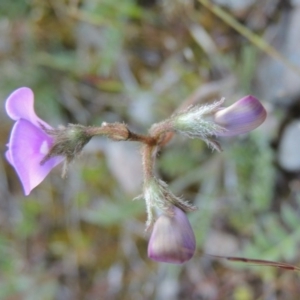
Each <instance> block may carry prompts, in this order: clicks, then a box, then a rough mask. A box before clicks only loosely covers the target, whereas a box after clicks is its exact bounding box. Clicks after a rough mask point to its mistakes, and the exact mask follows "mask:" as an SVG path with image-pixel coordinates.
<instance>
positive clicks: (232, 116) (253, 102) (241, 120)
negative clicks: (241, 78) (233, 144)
mask: <svg viewBox="0 0 300 300" xmlns="http://www.w3.org/2000/svg"><path fill="white" fill-rule="evenodd" d="M266 116H267V113H266V110H265V108H264V107H263V106H262V104H261V103H260V101H259V100H258V99H257V98H255V97H254V96H251V95H248V96H245V97H243V98H242V99H240V100H238V101H237V102H235V103H233V104H232V105H230V106H229V107H227V108H221V109H220V110H218V111H217V112H216V113H215V114H214V122H215V123H216V124H218V125H219V126H221V127H223V128H225V129H226V130H225V131H223V132H219V133H218V134H217V135H218V136H234V135H238V134H243V133H247V132H249V131H252V130H254V129H255V128H257V127H258V126H259V125H261V124H262V123H263V122H264V120H265V119H266Z"/></svg>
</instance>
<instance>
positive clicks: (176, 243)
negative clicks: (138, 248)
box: [148, 207, 196, 264]
mask: <svg viewBox="0 0 300 300" xmlns="http://www.w3.org/2000/svg"><path fill="white" fill-rule="evenodd" d="M195 249H196V241H195V235H194V232H193V229H192V227H191V225H190V223H189V221H188V218H187V216H186V214H185V213H184V212H183V211H182V210H181V209H179V208H177V207H174V216H169V215H167V214H162V215H160V216H159V218H158V219H157V220H156V222H155V224H154V227H153V231H152V234H151V237H150V241H149V244H148V256H149V257H150V258H151V259H153V260H155V261H159V262H167V263H174V264H181V263H183V262H185V261H187V260H189V259H191V258H192V256H193V255H194V252H195Z"/></svg>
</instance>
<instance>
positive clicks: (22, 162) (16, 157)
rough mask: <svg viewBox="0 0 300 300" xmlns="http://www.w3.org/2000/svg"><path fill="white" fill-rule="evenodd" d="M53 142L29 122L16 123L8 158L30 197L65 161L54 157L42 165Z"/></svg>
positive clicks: (21, 120)
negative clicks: (56, 167)
mask: <svg viewBox="0 0 300 300" xmlns="http://www.w3.org/2000/svg"><path fill="white" fill-rule="evenodd" d="M48 126H49V125H48ZM52 142H53V140H52V138H51V137H49V136H48V135H47V134H46V133H45V132H44V131H43V130H42V129H40V128H39V127H36V126H34V125H33V124H31V123H30V122H29V121H27V120H24V119H20V120H19V121H17V122H16V123H15V125H14V127H13V129H12V132H11V136H10V141H9V144H8V147H9V149H8V151H7V152H6V158H7V160H8V161H9V162H10V163H11V164H12V166H13V167H14V168H15V170H16V172H17V174H18V176H19V178H20V180H21V183H22V185H23V188H24V192H25V195H29V193H30V192H31V190H32V189H33V188H35V187H36V186H37V185H38V184H39V183H41V182H42V181H43V179H44V178H45V177H46V176H47V175H48V173H49V172H50V171H51V169H52V168H54V167H55V166H56V165H57V164H59V163H60V162H61V161H62V160H63V158H62V157H54V158H51V159H49V160H48V161H47V162H45V164H43V165H40V162H41V161H42V159H43V158H44V157H45V155H46V154H47V153H48V151H49V149H50V147H51V145H52Z"/></svg>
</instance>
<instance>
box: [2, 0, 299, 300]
mask: <svg viewBox="0 0 300 300" xmlns="http://www.w3.org/2000/svg"><path fill="white" fill-rule="evenodd" d="M202 2H203V3H206V2H207V1H194V0H186V1H180V0H160V1H158V0H157V1H155V0H147V1H146V0H145V1H138V0H136V1H134V0H123V1H114V0H65V1H61V0H51V1H36V0H27V1H20V0H18V1H16V0H15V1H2V2H1V4H0V75H1V81H0V95H1V97H0V99H1V100H0V101H1V107H2V108H3V107H4V102H5V99H6V97H7V95H8V94H9V93H10V92H11V91H12V90H14V89H15V88H17V87H20V86H29V87H31V88H32V89H33V90H34V92H35V97H36V111H37V112H38V114H39V116H41V117H42V118H43V119H45V120H47V122H49V123H50V124H51V125H53V126H57V125H59V124H66V123H69V122H70V123H82V124H90V125H92V124H101V122H102V121H104V120H105V121H107V122H114V121H124V122H127V123H128V124H129V126H130V127H132V128H134V129H135V130H138V131H141V132H142V131H145V130H146V129H147V128H148V127H149V126H150V125H151V124H152V123H154V122H157V121H159V120H161V119H163V118H166V117H168V116H169V115H170V114H172V113H173V112H174V111H175V110H176V109H177V108H178V107H179V106H180V105H181V104H182V103H183V102H184V100H190V99H193V101H194V102H198V103H206V102H211V101H213V100H215V99H218V98H220V97H222V96H226V97H227V101H228V103H231V102H233V101H235V100H237V99H238V98H239V97H240V96H241V95H243V94H246V93H252V94H256V93H259V92H258V89H257V86H256V79H257V76H258V73H259V72H260V71H261V68H262V66H261V65H260V60H261V59H263V58H264V57H265V56H263V55H262V50H263V51H265V52H267V53H268V54H269V55H271V56H273V57H275V58H276V59H278V60H279V61H280V62H281V63H282V64H283V67H284V68H285V69H290V68H291V66H290V63H289V61H288V59H286V58H285V57H282V56H280V55H279V56H278V55H277V54H276V53H277V50H275V48H273V47H272V46H271V45H270V44H268V42H267V40H266V39H265V38H264V33H266V32H268V30H269V29H272V28H274V27H275V28H276V26H277V23H278V22H279V20H280V18H281V16H282V15H283V14H285V13H289V12H290V8H289V7H290V5H291V3H288V2H289V1H284V0H278V1H273V2H272V1H245V2H243V1H225V0H224V1H213V2H214V3H215V4H216V5H217V8H218V9H219V10H218V14H217V15H216V13H215V12H214V10H213V9H209V7H205V6H206V5H205V6H203V3H202ZM270 2H272V3H273V4H272V5H271V4H270ZM201 3H202V4H201ZM242 3H244V4H243V5H242ZM220 5H223V6H222V7H221V6H220ZM235 5H236V6H235ZM220 9H221V10H220ZM228 16H229V19H228ZM220 18H221V19H220ZM226 20H227V21H226ZM232 20H233V23H232ZM236 22H237V23H238V24H239V25H240V26H241V28H242V30H238V29H237V28H236V26H235V25H234V24H236ZM239 28H240V27H239ZM236 30H237V31H238V32H239V33H237V31H236ZM248 32H250V36H249V34H248ZM243 33H245V34H243ZM265 43H267V47H266V46H264V45H265ZM270 49H271V50H270ZM274 51H275V52H274ZM274 53H275V55H274ZM282 58H283V59H282ZM292 68H293V69H295V66H293V67H292ZM270 72H271V71H270ZM265 81H268V78H265ZM272 88H273V87H272V86H271V87H270V89H272ZM298 96H299V95H298ZM261 100H262V101H263V102H264V103H265V104H266V107H267V109H268V111H269V112H270V114H269V118H268V120H267V122H266V123H267V124H266V125H264V126H262V127H263V128H262V129H258V130H256V131H255V132H253V133H251V134H249V135H248V136H244V137H239V138H235V139H230V140H228V139H227V140H226V139H222V140H221V141H220V143H221V144H222V147H223V150H224V151H223V152H222V153H212V152H211V151H210V150H209V149H207V148H206V146H205V145H204V143H203V142H202V141H199V140H189V141H187V140H186V139H184V138H181V137H174V138H173V140H172V141H171V143H170V144H169V145H167V146H166V147H165V148H164V149H162V150H161V152H160V153H159V156H158V171H159V173H160V175H161V176H162V177H163V179H164V180H166V181H167V182H169V183H170V186H171V188H172V190H173V191H174V193H176V194H178V195H183V196H184V198H186V199H188V200H190V201H192V202H194V203H195V205H197V206H198V208H199V210H198V211H197V212H194V213H191V214H190V215H189V217H190V220H191V223H192V225H193V228H194V230H195V235H196V238H197V245H198V250H199V252H198V254H197V255H196V256H195V257H194V258H193V259H192V260H191V261H190V262H188V263H186V264H185V265H183V266H170V265H166V264H158V263H155V262H152V261H150V260H149V259H148V258H147V237H148V233H145V232H144V222H145V218H146V216H145V212H144V204H143V200H134V201H132V199H133V198H134V197H136V196H138V195H139V194H140V193H141V189H142V185H141V178H140V177H141V175H140V167H141V166H140V157H139V151H138V147H137V148H136V150H132V149H131V148H130V149H129V150H128V149H127V148H126V147H127V146H126V143H124V144H122V146H123V148H124V151H123V150H118V149H119V148H118V149H117V148H116V150H115V151H113V150H112V149H113V148H111V146H110V144H108V143H107V141H105V140H95V141H92V142H91V143H90V144H89V145H88V147H87V149H86V151H85V152H84V153H83V155H82V157H81V159H79V160H78V161H76V162H75V163H74V164H73V165H72V166H71V167H70V170H69V174H68V178H67V179H65V180H62V179H61V178H60V171H61V170H60V169H59V168H57V169H56V170H55V171H53V172H52V174H51V175H49V177H48V178H47V179H46V180H45V181H44V182H43V183H42V184H41V185H40V186H39V187H37V188H36V189H35V190H34V191H33V192H32V193H31V195H30V196H29V197H26V198H25V197H24V196H23V194H22V190H21V186H20V183H19V181H18V179H17V176H16V174H15V173H14V171H13V170H12V169H11V167H10V166H9V165H8V164H7V162H6V161H5V160H4V158H2V159H1V160H0V182H1V183H0V194H1V199H0V208H1V209H0V226H1V231H0V299H9V300H12V299H26V300H34V299H49V300H50V299H57V300H68V299H72V300H73V299H88V300H93V299H122V300H126V299H130V300H132V299H214V300H215V299H237V300H247V299H298V295H299V293H300V290H299V283H298V282H297V280H298V275H297V274H294V273H289V272H287V271H282V270H276V269H272V268H265V267H253V266H251V267H250V266H248V265H246V264H238V263H236V264H235V263H230V264H229V263H223V262H222V261H218V262H216V261H212V260H211V259H210V258H209V257H206V256H205V255H202V251H204V252H208V253H212V254H218V255H227V256H228V255H231V256H239V255H241V256H245V257H250V258H259V259H269V260H278V261H287V262H290V263H294V264H297V263H298V264H299V260H300V257H299V253H298V246H299V242H300V230H299V226H298V224H299V209H300V192H299V191H300V189H299V186H300V185H299V172H286V171H284V170H283V169H282V168H281V167H280V166H279V165H278V161H277V150H278V149H277V148H276V146H274V145H276V144H278V143H279V142H280V138H281V136H280V133H281V131H282V130H281V127H282V126H284V124H283V120H289V119H290V118H294V117H295V116H296V117H297V118H299V116H300V113H299V111H300V110H299V107H298V106H297V104H296V105H295V107H296V108H295V107H293V106H292V107H288V108H287V107H285V108H284V109H282V107H284V104H283V103H280V104H279V105H276V104H274V103H273V102H272V101H269V103H267V101H266V99H264V98H263V99H261ZM291 112H293V113H291ZM297 112H298V113H297ZM0 115H1V120H2V126H1V132H0V141H1V143H0V144H1V152H2V153H4V152H5V143H6V141H7V139H8V136H9V131H10V127H11V124H12V122H11V121H10V120H8V118H7V117H6V116H5V112H4V109H3V110H0ZM269 120H270V121H269ZM274 124H275V125H274ZM272 139H274V140H272ZM120 149H121V148H120ZM126 149H127V150H126ZM127 161H130V164H129V167H126V164H125V162H127Z"/></svg>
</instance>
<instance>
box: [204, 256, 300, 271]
mask: <svg viewBox="0 0 300 300" xmlns="http://www.w3.org/2000/svg"><path fill="white" fill-rule="evenodd" d="M207 255H209V256H210V257H213V258H217V259H226V260H229V261H234V262H242V263H246V264H252V265H256V266H265V267H275V268H280V269H284V270H288V271H300V267H297V266H294V265H291V264H287V263H283V262H276V261H272V260H264V259H255V258H245V257H237V256H221V255H212V254H207Z"/></svg>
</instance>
